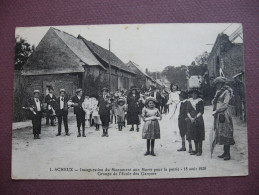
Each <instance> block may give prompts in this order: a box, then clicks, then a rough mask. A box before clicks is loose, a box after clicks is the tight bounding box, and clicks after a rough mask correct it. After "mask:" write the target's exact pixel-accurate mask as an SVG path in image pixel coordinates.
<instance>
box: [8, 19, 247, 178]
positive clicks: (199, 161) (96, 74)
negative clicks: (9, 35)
mask: <svg viewBox="0 0 259 195" xmlns="http://www.w3.org/2000/svg"><path fill="white" fill-rule="evenodd" d="M243 50H244V43H243V29H242V24H236V23H224V24H223V23H214V24H204V23H203V24H169V23H168V24H129V25H128V24H125V25H87V26H43V27H17V28H16V34H15V64H14V75H15V78H14V100H13V101H14V104H13V109H14V110H13V126H12V178H13V179H62V180H63V179H78V180H84V179H91V180H92V179H94V180H95V179H159V178H195V177H219V176H245V175H248V146H247V125H246V93H245V73H244V70H245V65H244V51H243Z"/></svg>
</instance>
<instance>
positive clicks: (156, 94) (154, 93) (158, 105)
mask: <svg viewBox="0 0 259 195" xmlns="http://www.w3.org/2000/svg"><path fill="white" fill-rule="evenodd" d="M151 96H152V97H154V98H156V101H157V103H156V108H157V109H158V110H159V111H161V110H160V108H161V102H162V97H161V94H160V93H159V89H158V88H156V87H155V86H154V87H153V91H152V92H151Z"/></svg>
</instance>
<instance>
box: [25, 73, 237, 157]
mask: <svg viewBox="0 0 259 195" xmlns="http://www.w3.org/2000/svg"><path fill="white" fill-rule="evenodd" d="M214 85H215V88H216V89H217V91H216V94H215V97H214V99H213V101H212V104H213V116H214V130H215V132H216V143H217V144H219V145H224V147H223V150H224V153H223V154H222V155H220V156H219V158H224V160H229V159H230V146H231V145H234V144H235V141H234V139H233V122H232V117H231V114H230V112H229V110H228V107H229V101H230V99H231V97H232V96H233V90H232V89H231V88H230V87H229V86H228V85H227V83H226V78H224V77H218V78H216V79H215V80H214ZM48 91H49V93H48V95H47V96H46V97H45V98H44V100H42V99H41V98H40V91H39V90H35V91H34V97H33V99H32V100H31V101H30V102H29V104H28V105H27V107H25V108H26V109H29V110H30V111H31V112H32V115H33V117H32V125H33V134H34V139H40V137H39V135H40V134H41V120H42V114H43V111H44V110H45V111H46V124H47V125H49V121H50V125H52V126H55V120H56V118H57V120H58V133H57V136H60V135H61V129H62V122H63V124H64V128H65V135H66V136H69V135H70V133H69V128H68V109H69V107H73V108H74V114H75V115H76V121H77V130H78V134H77V137H86V132H85V131H86V128H89V127H90V126H92V125H95V128H96V131H99V130H100V126H102V130H103V132H102V137H108V136H109V134H108V130H109V125H110V123H113V122H114V123H117V125H118V131H122V130H123V127H125V126H126V125H130V126H131V128H130V131H134V130H135V128H134V127H136V131H137V132H138V131H139V125H140V123H141V121H143V123H144V124H143V129H142V138H143V139H146V140H147V142H146V144H147V151H146V153H145V154H144V155H152V156H156V154H155V152H154V146H155V139H160V126H159V120H161V119H162V114H164V119H165V120H169V124H170V126H169V127H168V128H171V130H172V132H173V135H172V138H173V141H181V143H182V146H181V148H180V149H178V151H179V152H181V151H186V150H187V149H186V144H185V142H186V140H187V141H188V145H189V148H188V149H189V150H188V152H189V153H190V154H191V155H196V156H201V155H202V143H203V141H204V140H205V127H204V120H203V114H204V103H203V99H202V94H201V92H200V90H199V89H198V88H191V89H189V90H188V91H180V90H179V89H178V86H177V85H176V84H172V85H171V87H170V91H167V90H166V88H165V87H164V86H163V87H162V89H158V88H156V87H154V86H153V87H152V88H151V89H150V90H147V91H140V90H139V89H138V88H137V87H135V86H132V87H131V88H130V90H129V91H128V92H127V91H120V90H119V91H116V92H115V93H111V92H109V89H108V88H106V87H104V88H103V89H102V90H101V91H100V95H99V96H97V95H89V94H83V90H82V89H77V90H76V95H75V96H73V97H72V98H70V99H68V98H67V96H66V91H65V90H64V89H60V90H59V94H60V96H59V97H57V98H56V97H55V95H54V94H53V92H54V89H53V87H52V86H49V88H48ZM43 102H45V103H46V107H45V108H44V106H43V105H44V104H43ZM192 141H193V142H194V148H193V146H192Z"/></svg>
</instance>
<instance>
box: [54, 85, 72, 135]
mask: <svg viewBox="0 0 259 195" xmlns="http://www.w3.org/2000/svg"><path fill="white" fill-rule="evenodd" d="M59 93H60V97H58V98H57V99H56V108H55V110H56V115H57V117H58V134H57V135H56V136H60V135H61V127H62V120H63V121H64V127H65V132H66V135H67V136H69V133H68V124H67V115H68V104H67V102H68V99H67V97H66V96H65V93H66V91H65V89H60V91H59Z"/></svg>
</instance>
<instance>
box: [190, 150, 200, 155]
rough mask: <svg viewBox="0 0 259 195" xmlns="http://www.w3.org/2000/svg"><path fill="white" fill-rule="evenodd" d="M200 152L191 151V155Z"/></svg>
mask: <svg viewBox="0 0 259 195" xmlns="http://www.w3.org/2000/svg"><path fill="white" fill-rule="evenodd" d="M197 153H198V152H197V151H195V150H194V151H192V152H191V153H190V155H196V154H197Z"/></svg>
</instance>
